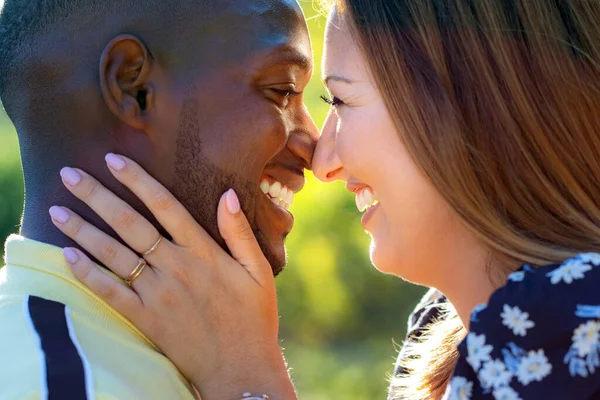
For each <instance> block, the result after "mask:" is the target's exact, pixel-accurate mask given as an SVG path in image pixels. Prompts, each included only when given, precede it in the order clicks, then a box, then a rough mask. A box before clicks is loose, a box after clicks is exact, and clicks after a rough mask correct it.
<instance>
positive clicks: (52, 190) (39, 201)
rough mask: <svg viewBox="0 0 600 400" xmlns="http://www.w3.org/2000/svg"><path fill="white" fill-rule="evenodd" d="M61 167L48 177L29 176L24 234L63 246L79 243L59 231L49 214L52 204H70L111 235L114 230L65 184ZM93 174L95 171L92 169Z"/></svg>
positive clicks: (81, 214) (24, 214) (22, 228)
mask: <svg viewBox="0 0 600 400" xmlns="http://www.w3.org/2000/svg"><path fill="white" fill-rule="evenodd" d="M54 169H56V171H54ZM59 171H60V167H57V168H53V169H52V171H51V172H52V174H50V175H49V176H45V177H37V178H36V179H31V178H32V177H27V176H26V177H25V193H26V194H25V208H24V211H23V220H22V224H21V231H20V233H21V235H22V236H24V237H26V238H28V239H32V240H36V241H39V242H43V243H47V244H51V245H54V246H59V247H67V246H75V247H77V246H76V244H75V243H74V242H73V241H72V240H71V239H69V238H68V237H67V236H65V235H64V234H63V233H62V232H61V231H59V230H58V229H57V228H56V227H55V226H54V224H53V223H52V220H51V219H50V215H49V214H48V210H49V209H50V207H52V206H63V207H67V208H69V209H71V210H73V211H74V212H76V213H77V214H79V215H80V216H81V217H83V218H84V219H85V220H86V221H89V222H91V223H93V224H94V225H95V226H96V227H98V228H100V229H101V230H102V231H104V232H106V233H108V234H109V235H111V236H113V237H115V236H116V235H115V234H114V232H113V231H112V230H111V229H110V228H109V227H108V226H107V225H106V224H105V223H104V222H103V221H102V220H101V219H100V218H99V217H98V216H97V215H96V214H95V213H94V212H93V211H92V210H90V209H89V207H87V206H86V205H85V204H84V203H83V202H82V201H80V200H79V199H77V198H76V197H75V196H73V195H72V194H71V193H70V192H69V191H68V190H67V189H66V188H65V187H64V185H63V184H62V181H61V178H60V175H59ZM91 173H93V172H91Z"/></svg>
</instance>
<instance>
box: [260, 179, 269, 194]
mask: <svg viewBox="0 0 600 400" xmlns="http://www.w3.org/2000/svg"><path fill="white" fill-rule="evenodd" d="M269 187H270V185H269V182H268V181H262V182H261V183H260V190H261V191H262V192H263V193H264V194H267V193H269Z"/></svg>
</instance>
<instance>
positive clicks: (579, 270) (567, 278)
mask: <svg viewBox="0 0 600 400" xmlns="http://www.w3.org/2000/svg"><path fill="white" fill-rule="evenodd" d="M591 269H592V266H591V265H589V264H586V262H584V261H582V260H580V259H579V258H571V259H570V260H567V261H566V262H565V263H564V264H563V265H562V266H561V267H560V268H557V269H555V270H554V271H552V272H549V273H548V274H546V276H548V277H549V278H550V282H552V284H553V285H556V284H557V283H560V282H561V281H562V282H564V283H566V284H567V285H569V284H571V283H573V281H574V280H576V279H583V276H584V274H585V273H586V272H588V271H589V270H591Z"/></svg>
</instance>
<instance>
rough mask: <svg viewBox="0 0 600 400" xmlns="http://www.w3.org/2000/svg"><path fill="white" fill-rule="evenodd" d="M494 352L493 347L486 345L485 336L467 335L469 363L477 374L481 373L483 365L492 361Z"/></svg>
mask: <svg viewBox="0 0 600 400" xmlns="http://www.w3.org/2000/svg"><path fill="white" fill-rule="evenodd" d="M492 350H493V347H492V345H489V344H485V335H477V334H475V333H472V332H471V333H469V334H468V335H467V351H468V353H469V355H468V356H467V362H468V363H469V364H470V365H471V367H473V369H474V370H475V372H477V371H479V369H480V368H481V364H482V363H484V362H486V361H490V359H491V358H490V353H491V352H492Z"/></svg>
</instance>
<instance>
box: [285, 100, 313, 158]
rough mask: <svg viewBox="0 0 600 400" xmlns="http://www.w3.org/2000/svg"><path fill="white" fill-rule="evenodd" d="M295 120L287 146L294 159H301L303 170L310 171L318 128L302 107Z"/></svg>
mask: <svg viewBox="0 0 600 400" xmlns="http://www.w3.org/2000/svg"><path fill="white" fill-rule="evenodd" d="M295 119H296V126H295V129H294V130H293V131H292V133H291V134H290V138H289V140H288V145H287V146H288V148H289V149H290V151H291V152H292V153H293V154H294V155H295V156H296V157H299V158H301V159H302V161H303V162H304V167H305V168H307V169H312V163H313V156H314V154H315V148H316V147H317V141H318V140H319V128H317V125H316V124H315V121H313V119H312V117H311V116H310V114H309V113H308V110H307V109H306V106H304V105H303V106H302V109H301V110H300V112H299V114H298V115H297V116H296V118H295Z"/></svg>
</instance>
